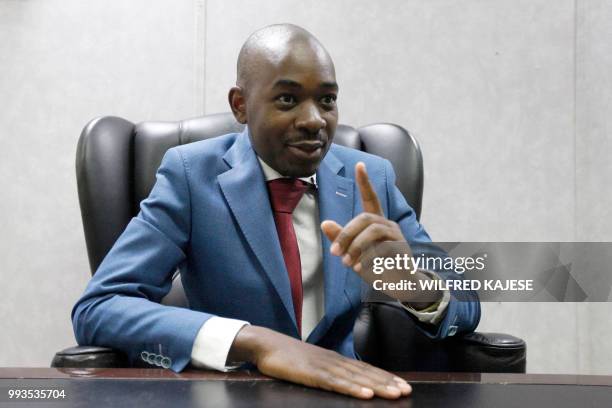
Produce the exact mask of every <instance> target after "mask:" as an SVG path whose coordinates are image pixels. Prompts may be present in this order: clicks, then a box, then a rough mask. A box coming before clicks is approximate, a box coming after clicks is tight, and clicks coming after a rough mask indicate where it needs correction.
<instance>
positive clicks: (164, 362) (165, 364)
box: [161, 357, 172, 368]
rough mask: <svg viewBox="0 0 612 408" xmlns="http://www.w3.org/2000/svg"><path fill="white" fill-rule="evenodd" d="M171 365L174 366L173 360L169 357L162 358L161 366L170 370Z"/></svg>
mask: <svg viewBox="0 0 612 408" xmlns="http://www.w3.org/2000/svg"><path fill="white" fill-rule="evenodd" d="M171 365H172V360H170V358H168V357H164V358H162V361H161V366H162V367H164V368H170V366H171Z"/></svg>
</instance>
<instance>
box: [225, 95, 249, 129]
mask: <svg viewBox="0 0 612 408" xmlns="http://www.w3.org/2000/svg"><path fill="white" fill-rule="evenodd" d="M227 99H228V101H229V104H230V108H232V113H233V114H234V117H235V118H236V120H237V121H238V123H242V124H243V125H244V124H245V123H247V115H246V98H245V95H244V91H243V90H242V88H240V87H237V86H234V87H232V89H230V91H229V94H228V95H227Z"/></svg>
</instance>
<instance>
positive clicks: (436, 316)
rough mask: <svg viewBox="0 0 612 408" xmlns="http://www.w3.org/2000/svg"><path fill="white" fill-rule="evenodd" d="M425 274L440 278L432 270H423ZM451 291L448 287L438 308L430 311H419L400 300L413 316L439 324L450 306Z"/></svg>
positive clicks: (422, 320)
mask: <svg viewBox="0 0 612 408" xmlns="http://www.w3.org/2000/svg"><path fill="white" fill-rule="evenodd" d="M421 272H423V273H424V274H425V275H427V276H429V277H430V278H431V279H435V280H440V277H439V276H438V275H437V274H436V273H435V272H432V271H425V270H421ZM450 297H451V296H450V291H449V290H448V289H447V290H445V291H444V293H443V294H442V300H440V303H439V304H438V308H437V309H436V310H432V311H430V312H419V311H418V310H415V309H413V308H411V307H408V306H406V305H405V304H403V303H402V302H399V303H400V304H401V305H402V306H403V307H404V309H406V310H407V311H408V312H410V313H411V314H412V315H413V316H415V317H416V318H417V319H419V321H420V322H423V323H429V324H438V323H440V321H441V320H442V319H443V318H444V314H445V313H444V312H445V311H446V308H447V307H448V302H449V301H450Z"/></svg>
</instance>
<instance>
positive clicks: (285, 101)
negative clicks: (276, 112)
mask: <svg viewBox="0 0 612 408" xmlns="http://www.w3.org/2000/svg"><path fill="white" fill-rule="evenodd" d="M276 100H277V101H278V102H279V103H280V104H281V105H293V104H294V103H295V98H294V97H293V95H287V94H285V95H280V96H278V97H277V98H276Z"/></svg>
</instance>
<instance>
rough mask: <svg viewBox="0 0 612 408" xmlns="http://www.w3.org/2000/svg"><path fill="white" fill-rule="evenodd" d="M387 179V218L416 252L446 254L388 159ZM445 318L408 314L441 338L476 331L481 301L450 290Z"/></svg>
mask: <svg viewBox="0 0 612 408" xmlns="http://www.w3.org/2000/svg"><path fill="white" fill-rule="evenodd" d="M385 179H386V189H387V203H388V218H389V219H391V220H393V221H395V222H397V223H398V224H399V226H400V228H401V230H402V233H403V234H404V237H405V238H406V240H407V241H408V243H409V244H410V247H411V248H412V251H413V253H415V254H416V253H423V254H425V255H426V256H428V257H443V258H445V257H447V256H448V255H447V254H446V253H445V252H444V251H443V250H442V249H440V248H439V247H437V246H435V245H433V244H432V242H431V238H430V237H429V235H428V234H427V232H426V231H425V229H424V228H423V226H422V225H421V224H420V223H419V221H418V220H417V219H416V213H415V212H414V210H413V209H412V208H411V207H410V206H409V205H408V203H407V202H406V199H405V198H404V196H403V195H402V193H401V192H400V191H399V189H398V188H397V186H396V185H395V172H394V171H393V166H392V165H391V163H390V162H389V161H388V160H385ZM435 272H436V273H437V275H438V276H439V277H440V278H441V279H445V280H448V279H462V277H461V275H459V274H457V273H455V272H453V271H435ZM450 295H451V296H450V299H449V302H448V305H447V307H446V315H445V317H444V318H443V319H442V320H441V321H440V322H439V323H438V324H437V325H431V324H424V323H421V322H419V320H418V319H416V318H415V317H414V316H413V315H412V314H410V313H409V314H408V315H409V316H410V317H411V318H413V320H414V321H415V322H416V324H417V326H418V327H419V328H420V329H421V330H422V331H423V332H424V333H425V334H426V335H427V336H429V337H431V338H437V339H442V338H445V337H447V336H453V335H455V334H459V333H467V332H471V331H474V330H475V329H476V326H478V322H479V320H480V302H479V300H478V295H477V294H476V292H474V291H457V290H451V291H450Z"/></svg>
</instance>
